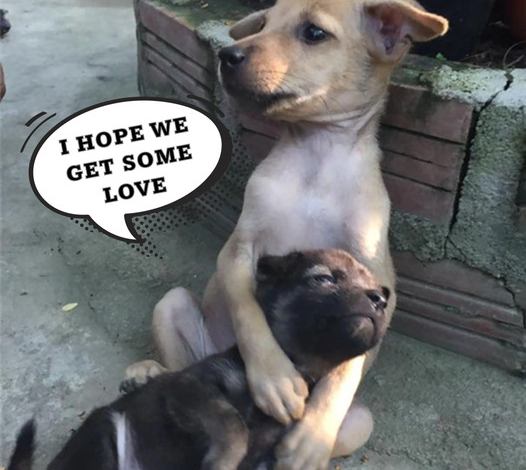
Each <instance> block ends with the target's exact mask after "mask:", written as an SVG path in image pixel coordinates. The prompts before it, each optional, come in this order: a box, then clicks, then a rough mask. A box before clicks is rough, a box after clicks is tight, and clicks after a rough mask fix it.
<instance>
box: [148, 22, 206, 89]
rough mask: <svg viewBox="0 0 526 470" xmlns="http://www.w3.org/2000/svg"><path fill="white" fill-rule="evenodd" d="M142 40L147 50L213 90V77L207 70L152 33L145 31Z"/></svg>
mask: <svg viewBox="0 0 526 470" xmlns="http://www.w3.org/2000/svg"><path fill="white" fill-rule="evenodd" d="M142 39H143V41H144V43H145V44H147V45H148V47H149V48H151V49H153V50H155V51H156V52H158V53H159V54H160V55H161V56H163V57H164V58H165V59H166V60H167V61H168V62H170V63H172V64H174V65H175V66H176V67H177V68H179V69H180V70H183V71H184V72H185V73H186V75H189V76H190V77H192V78H193V79H195V80H196V81H198V82H199V83H200V84H201V85H203V86H204V87H206V88H208V89H213V87H214V83H213V82H214V80H215V76H214V75H213V74H212V73H211V72H210V71H209V70H208V69H207V68H205V67H203V66H201V65H199V64H197V63H195V62H193V61H192V60H190V59H188V58H187V57H186V56H184V55H183V54H181V53H180V52H179V51H178V50H177V49H174V48H173V47H170V46H169V45H168V44H166V43H165V42H164V41H162V40H160V39H159V38H158V37H157V36H155V35H154V34H152V33H149V32H147V31H145V32H144V34H143V36H142Z"/></svg>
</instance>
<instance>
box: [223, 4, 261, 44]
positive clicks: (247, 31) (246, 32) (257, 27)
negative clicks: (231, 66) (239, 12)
mask: <svg viewBox="0 0 526 470" xmlns="http://www.w3.org/2000/svg"><path fill="white" fill-rule="evenodd" d="M266 13H267V10H260V11H256V12H254V13H251V14H250V15H248V16H246V17H245V18H243V19H242V20H239V21H238V22H237V23H235V24H234V25H233V26H232V27H231V28H230V31H229V32H228V34H230V37H231V38H233V39H235V40H236V41H237V40H239V39H243V38H246V37H247V36H252V34H256V33H259V32H260V31H261V30H262V29H263V26H265V16H266Z"/></svg>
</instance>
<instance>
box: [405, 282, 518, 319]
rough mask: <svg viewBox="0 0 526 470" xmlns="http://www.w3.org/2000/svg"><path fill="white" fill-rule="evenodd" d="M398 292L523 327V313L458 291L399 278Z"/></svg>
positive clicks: (467, 313) (473, 314)
mask: <svg viewBox="0 0 526 470" xmlns="http://www.w3.org/2000/svg"><path fill="white" fill-rule="evenodd" d="M396 285H397V290H398V291H399V292H401V293H404V294H408V295H410V296H411V297H416V298H418V299H422V300H426V301H428V302H433V303H437V304H441V305H444V306H448V307H452V308H454V309H455V308H456V309H460V310H462V311H463V312H465V314H466V315H472V316H479V317H485V318H491V319H493V320H497V321H500V322H502V323H508V324H510V325H515V326H520V327H522V326H523V323H524V319H523V317H522V313H521V312H519V311H518V310H517V308H514V307H508V306H505V305H499V304H496V303H495V302H491V301H489V300H486V299H481V298H480V297H474V296H472V295H468V294H465V293H462V292H458V291H456V290H451V289H445V288H443V287H439V286H436V285H434V284H429V283H426V282H422V281H417V280H415V279H409V278H406V277H403V276H398V279H397V284H396Z"/></svg>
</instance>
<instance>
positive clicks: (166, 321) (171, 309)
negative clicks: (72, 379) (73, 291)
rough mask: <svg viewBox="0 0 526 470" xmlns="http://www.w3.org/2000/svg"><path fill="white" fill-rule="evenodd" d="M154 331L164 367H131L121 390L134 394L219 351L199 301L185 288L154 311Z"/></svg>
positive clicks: (143, 363)
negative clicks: (153, 380) (150, 382)
mask: <svg viewBox="0 0 526 470" xmlns="http://www.w3.org/2000/svg"><path fill="white" fill-rule="evenodd" d="M152 329H153V336H154V339H155V343H156V346H157V349H158V351H159V354H160V356H161V362H162V363H163V364H164V366H163V365H161V364H159V363H158V362H156V361H152V360H146V361H140V362H136V363H135V364H132V365H131V366H129V367H128V368H127V369H126V380H125V381H124V382H122V384H121V387H120V388H121V391H122V392H124V393H128V392H131V391H133V390H134V389H135V388H137V387H139V386H141V385H143V384H145V383H146V382H147V381H148V380H149V379H150V378H152V377H155V376H156V375H159V374H162V373H164V372H167V371H179V370H182V369H185V368H186V367H187V366H189V365H190V364H193V363H194V362H196V361H199V360H201V359H204V358H205V357H206V356H209V355H210V354H214V353H215V352H217V351H216V348H215V346H214V344H213V343H212V340H211V339H210V335H209V333H208V329H207V328H206V325H205V323H204V317H203V315H202V313H201V308H200V305H199V301H198V299H197V298H196V297H195V296H194V295H193V294H192V293H191V292H190V291H188V290H186V289H184V288H182V287H176V288H175V289H172V290H170V291H169V292H168V293H167V294H166V295H165V296H164V297H163V298H162V299H161V300H160V301H159V302H158V303H157V305H156V306H155V308H154V310H153V325H152ZM165 366H166V367H165Z"/></svg>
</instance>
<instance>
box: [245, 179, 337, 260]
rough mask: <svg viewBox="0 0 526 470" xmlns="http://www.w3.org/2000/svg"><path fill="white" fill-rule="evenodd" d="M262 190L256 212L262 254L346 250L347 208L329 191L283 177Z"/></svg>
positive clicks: (268, 180)
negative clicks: (306, 250) (260, 234)
mask: <svg viewBox="0 0 526 470" xmlns="http://www.w3.org/2000/svg"><path fill="white" fill-rule="evenodd" d="M289 176H290V175H289ZM263 186H264V187H262V188H261V189H262V190H263V193H260V196H261V197H259V198H258V204H257V206H258V207H257V208H255V209H256V211H257V212H258V213H259V214H260V217H259V222H260V224H261V226H260V229H261V232H262V233H264V234H265V236H264V237H262V243H263V244H264V245H265V249H264V251H265V252H270V253H275V254H277V253H281V252H283V253H286V252H288V251H290V250H293V249H315V248H324V247H342V248H343V247H344V246H345V242H346V236H345V219H346V216H345V206H346V204H345V201H344V200H342V198H341V197H338V195H337V194H336V193H335V192H334V191H331V188H328V187H326V186H324V185H323V184H310V185H309V184H305V181H303V180H302V179H301V178H294V177H288V178H287V177H286V176H285V177H280V178H276V179H266V180H265V184H264V185H263Z"/></svg>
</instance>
